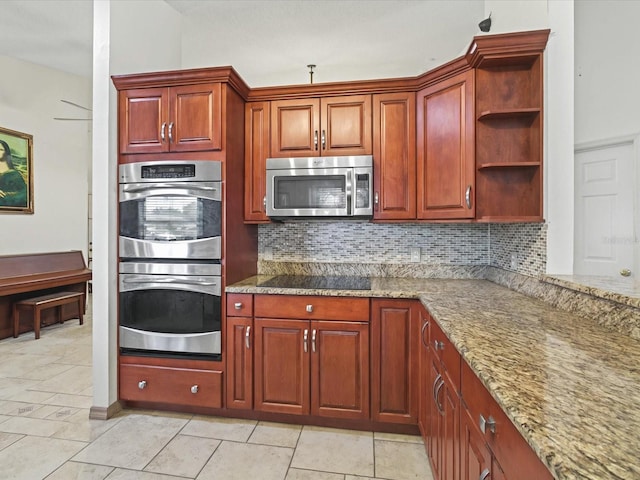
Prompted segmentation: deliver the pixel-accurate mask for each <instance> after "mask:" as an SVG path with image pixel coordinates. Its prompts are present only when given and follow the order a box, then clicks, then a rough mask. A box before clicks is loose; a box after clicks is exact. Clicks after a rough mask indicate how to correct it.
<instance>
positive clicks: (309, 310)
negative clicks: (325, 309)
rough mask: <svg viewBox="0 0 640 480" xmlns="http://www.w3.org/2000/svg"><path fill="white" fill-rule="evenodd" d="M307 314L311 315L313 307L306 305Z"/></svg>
mask: <svg viewBox="0 0 640 480" xmlns="http://www.w3.org/2000/svg"><path fill="white" fill-rule="evenodd" d="M307 312H308V313H313V305H307Z"/></svg>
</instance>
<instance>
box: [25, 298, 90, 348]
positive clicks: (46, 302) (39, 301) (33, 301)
mask: <svg viewBox="0 0 640 480" xmlns="http://www.w3.org/2000/svg"><path fill="white" fill-rule="evenodd" d="M84 298H85V295H84V293H82V292H56V293H49V294H46V295H40V296H39V297H33V298H25V299H23V300H19V301H17V302H15V303H14V304H13V336H14V338H17V337H18V335H19V334H20V311H21V310H31V312H32V313H33V331H34V332H35V336H36V339H38V338H40V312H42V310H45V309H47V308H54V307H57V308H58V323H63V322H64V320H63V319H62V308H61V307H62V305H68V304H72V303H77V305H78V319H79V320H80V325H82V324H83V323H84V319H83V312H84V304H85V299H84Z"/></svg>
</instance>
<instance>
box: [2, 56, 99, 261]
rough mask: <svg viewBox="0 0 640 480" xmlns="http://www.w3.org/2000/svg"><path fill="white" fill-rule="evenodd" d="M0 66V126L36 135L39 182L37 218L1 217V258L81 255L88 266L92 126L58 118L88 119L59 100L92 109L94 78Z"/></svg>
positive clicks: (6, 62)
mask: <svg viewBox="0 0 640 480" xmlns="http://www.w3.org/2000/svg"><path fill="white" fill-rule="evenodd" d="M0 63H2V72H3V73H2V75H0V119H2V120H1V121H0V127H3V128H8V129H11V130H16V131H19V132H24V133H28V134H30V135H33V181H34V189H33V192H34V194H33V199H34V213H33V215H26V214H0V230H1V231H2V232H3V233H4V235H3V239H2V243H1V244H0V255H13V254H19V253H36V252H52V251H64V250H82V251H83V255H84V258H85V261H86V259H87V246H88V220H87V218H88V197H87V195H88V188H89V166H90V161H91V122H74V121H58V120H54V119H53V117H84V116H85V115H86V114H87V112H86V111H84V110H81V109H78V108H76V107H72V106H69V105H66V104H64V103H62V102H60V100H62V99H63V100H69V101H72V102H74V103H77V104H80V105H84V106H87V107H90V106H91V79H88V78H83V77H80V76H76V75H71V74H68V73H64V72H61V71H59V70H53V69H50V68H46V67H42V66H39V65H35V64H32V63H27V62H23V61H21V60H17V59H14V58H10V57H5V56H0ZM12 232H15V234H12ZM47 233H48V234H47Z"/></svg>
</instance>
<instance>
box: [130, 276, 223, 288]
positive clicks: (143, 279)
mask: <svg viewBox="0 0 640 480" xmlns="http://www.w3.org/2000/svg"><path fill="white" fill-rule="evenodd" d="M122 283H180V284H183V285H200V286H203V287H214V286H216V285H219V283H218V282H194V281H191V280H176V279H173V278H163V279H153V280H149V278H147V277H133V278H131V277H127V278H125V279H123V280H122Z"/></svg>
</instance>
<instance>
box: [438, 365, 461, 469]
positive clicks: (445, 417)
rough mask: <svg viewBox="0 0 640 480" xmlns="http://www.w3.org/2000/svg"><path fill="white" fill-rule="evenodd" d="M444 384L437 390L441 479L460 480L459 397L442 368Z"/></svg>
mask: <svg viewBox="0 0 640 480" xmlns="http://www.w3.org/2000/svg"><path fill="white" fill-rule="evenodd" d="M442 376H443V378H444V384H443V386H442V388H440V390H439V391H438V392H437V393H438V395H436V400H437V401H438V403H439V409H440V410H441V411H440V415H441V417H442V426H441V430H440V432H441V434H440V442H441V444H442V446H441V448H442V450H441V454H442V463H441V466H442V468H441V471H440V474H441V475H442V476H441V477H440V478H441V480H460V398H459V397H458V393H457V391H456V389H455V388H454V387H453V385H452V384H451V382H450V380H449V377H448V375H447V374H446V372H445V371H444V370H443V375H442Z"/></svg>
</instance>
